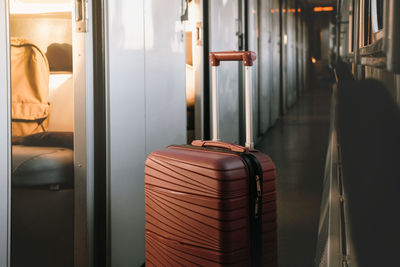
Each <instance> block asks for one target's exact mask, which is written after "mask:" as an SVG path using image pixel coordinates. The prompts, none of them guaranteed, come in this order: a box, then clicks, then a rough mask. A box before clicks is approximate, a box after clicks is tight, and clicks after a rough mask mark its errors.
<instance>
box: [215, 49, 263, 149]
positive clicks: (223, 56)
mask: <svg viewBox="0 0 400 267" xmlns="http://www.w3.org/2000/svg"><path fill="white" fill-rule="evenodd" d="M256 59H257V56H256V53H254V52H251V51H229V52H210V62H211V66H212V78H211V80H212V86H211V90H212V92H211V94H212V126H213V132H212V140H213V141H219V140H220V136H219V125H218V117H219V112H218V111H219V110H218V94H217V79H218V76H217V68H218V66H219V63H220V62H221V61H242V62H243V66H244V71H245V114H246V144H245V146H246V147H247V148H249V149H253V148H254V140H253V116H252V114H253V113H252V107H253V103H252V102H253V101H252V95H253V94H252V84H251V76H250V70H251V66H253V62H254V61H255V60H256Z"/></svg>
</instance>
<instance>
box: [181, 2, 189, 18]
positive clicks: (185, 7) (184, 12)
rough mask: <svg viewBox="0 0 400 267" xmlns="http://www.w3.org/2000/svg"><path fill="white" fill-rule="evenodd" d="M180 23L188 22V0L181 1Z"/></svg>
mask: <svg viewBox="0 0 400 267" xmlns="http://www.w3.org/2000/svg"><path fill="white" fill-rule="evenodd" d="M181 3H182V15H181V21H185V20H189V0H182V2H181Z"/></svg>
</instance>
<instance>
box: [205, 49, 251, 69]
mask: <svg viewBox="0 0 400 267" xmlns="http://www.w3.org/2000/svg"><path fill="white" fill-rule="evenodd" d="M256 59H257V56H256V53H254V52H252V51H227V52H210V62H211V66H213V67H217V66H219V63H220V62H221V61H243V66H247V67H249V66H253V61H255V60H256Z"/></svg>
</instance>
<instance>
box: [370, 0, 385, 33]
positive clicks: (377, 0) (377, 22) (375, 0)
mask: <svg viewBox="0 0 400 267" xmlns="http://www.w3.org/2000/svg"><path fill="white" fill-rule="evenodd" d="M371 8H372V10H371V13H372V29H373V31H374V32H378V31H380V30H382V29H383V0H372V7H371Z"/></svg>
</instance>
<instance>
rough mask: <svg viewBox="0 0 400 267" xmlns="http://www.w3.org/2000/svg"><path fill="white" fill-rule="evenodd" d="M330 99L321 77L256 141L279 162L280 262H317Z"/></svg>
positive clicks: (261, 148)
mask: <svg viewBox="0 0 400 267" xmlns="http://www.w3.org/2000/svg"><path fill="white" fill-rule="evenodd" d="M330 100H331V89H330V86H329V85H328V84H326V83H324V82H319V84H318V86H314V88H312V89H310V90H307V91H305V92H304V94H303V96H302V97H301V98H300V99H299V101H298V103H297V104H296V105H295V106H293V108H291V109H290V110H289V111H288V113H287V114H286V115H284V116H282V117H281V119H280V120H279V121H278V122H277V123H276V125H275V126H274V127H272V128H271V129H270V131H269V132H268V133H267V134H266V135H265V136H264V137H263V139H262V140H261V141H260V142H259V143H258V146H257V147H256V148H257V149H259V150H261V151H262V152H264V153H266V154H268V155H270V156H271V158H272V159H273V160H274V162H275V164H276V168H277V192H278V262H279V266H284V267H286V266H292V267H293V266H314V258H315V248H316V243H317V234H318V222H319V210H320V203H321V195H322V181H323V174H324V167H325V156H326V151H327V146H328V134H329V119H330V114H329V112H330Z"/></svg>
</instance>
